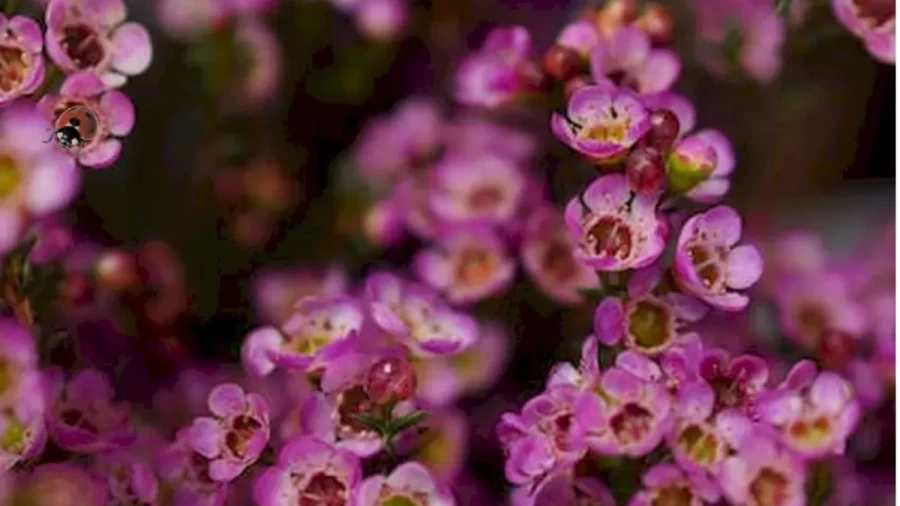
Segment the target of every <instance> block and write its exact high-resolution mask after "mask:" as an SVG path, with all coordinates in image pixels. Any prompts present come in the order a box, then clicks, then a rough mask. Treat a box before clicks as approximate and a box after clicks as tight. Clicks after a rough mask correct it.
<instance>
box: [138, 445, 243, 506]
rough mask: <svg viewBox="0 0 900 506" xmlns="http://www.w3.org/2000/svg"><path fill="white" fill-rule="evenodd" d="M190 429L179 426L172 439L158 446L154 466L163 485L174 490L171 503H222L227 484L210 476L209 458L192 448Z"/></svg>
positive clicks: (183, 505)
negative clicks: (169, 442)
mask: <svg viewBox="0 0 900 506" xmlns="http://www.w3.org/2000/svg"><path fill="white" fill-rule="evenodd" d="M190 432H192V430H191V428H190V427H183V428H181V429H179V430H178V432H177V433H176V434H175V440H174V441H173V442H172V443H171V444H169V445H168V446H166V447H164V448H162V449H160V452H159V454H158V455H157V456H156V470H157V472H158V473H159V476H160V477H161V478H163V479H164V480H165V485H164V486H165V487H171V490H173V491H174V494H173V498H172V504H173V505H177V506H222V505H223V504H224V503H225V498H226V496H227V494H228V488H227V487H228V484H227V483H224V482H221V481H216V480H213V478H212V477H210V474H209V473H210V461H209V460H208V459H207V458H205V457H204V456H202V455H200V454H199V453H196V452H195V451H194V450H193V449H192V448H191V446H192V445H191V444H190V441H191V439H192V438H191V436H190V435H189V433H190Z"/></svg>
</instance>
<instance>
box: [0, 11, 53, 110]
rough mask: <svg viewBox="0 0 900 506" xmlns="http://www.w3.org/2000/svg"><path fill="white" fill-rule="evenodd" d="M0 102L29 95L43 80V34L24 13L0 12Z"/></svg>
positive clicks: (0, 103)
mask: <svg viewBox="0 0 900 506" xmlns="http://www.w3.org/2000/svg"><path fill="white" fill-rule="evenodd" d="M0 49H2V52H0V68H3V73H2V75H0V105H4V104H7V103H9V102H11V101H13V100H15V99H17V98H19V97H21V96H23V95H30V94H31V93H33V92H34V91H35V90H37V88H38V86H40V85H41V84H42V83H43V82H44V74H45V72H46V67H45V66H44V55H43V49H44V37H43V35H42V34H41V27H40V25H38V24H37V22H35V21H34V20H33V19H31V18H27V17H25V16H13V17H12V18H7V17H6V16H4V15H3V14H0Z"/></svg>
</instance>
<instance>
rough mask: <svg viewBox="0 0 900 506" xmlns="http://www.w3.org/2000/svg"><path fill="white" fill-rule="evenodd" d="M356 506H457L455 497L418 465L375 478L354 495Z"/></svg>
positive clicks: (408, 464)
mask: <svg viewBox="0 0 900 506" xmlns="http://www.w3.org/2000/svg"><path fill="white" fill-rule="evenodd" d="M351 504H352V505H353V506H394V505H407V504H408V505H415V506H453V505H454V504H455V502H454V500H453V496H451V495H450V493H449V492H448V491H446V490H444V489H443V488H442V487H440V486H439V485H437V484H435V482H434V479H433V478H432V476H431V474H430V473H429V472H428V470H427V469H426V468H425V467H423V466H422V465H421V464H419V463H418V462H406V463H404V464H401V465H399V466H397V467H396V468H395V469H394V470H393V471H392V472H391V474H389V475H388V476H384V475H380V474H377V475H374V476H370V477H368V478H366V479H365V481H363V482H362V483H361V484H360V485H359V486H358V487H357V488H356V490H355V491H354V493H353V501H352V503H351Z"/></svg>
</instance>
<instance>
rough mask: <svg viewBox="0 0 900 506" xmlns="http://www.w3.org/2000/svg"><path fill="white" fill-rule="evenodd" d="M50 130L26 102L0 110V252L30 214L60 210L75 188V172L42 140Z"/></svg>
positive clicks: (77, 182)
mask: <svg viewBox="0 0 900 506" xmlns="http://www.w3.org/2000/svg"><path fill="white" fill-rule="evenodd" d="M50 132H51V127H50V123H49V122H48V121H47V120H46V119H45V118H43V117H42V115H41V114H40V113H39V112H38V111H37V110H35V109H34V108H32V107H31V106H28V105H25V104H23V103H19V104H14V105H12V106H11V107H8V108H6V109H5V110H3V111H2V112H0V255H3V254H4V253H6V252H8V251H10V250H11V249H13V248H14V247H15V246H16V245H17V244H18V242H19V240H20V239H21V238H22V236H23V234H24V233H25V232H26V229H27V227H28V224H29V222H30V220H32V219H34V218H41V217H44V216H48V215H50V214H52V213H54V212H56V211H59V210H61V209H62V208H63V207H65V206H66V204H68V203H69V201H71V200H72V198H73V197H75V194H76V193H77V192H78V189H79V187H80V184H81V174H80V173H79V172H78V170H76V168H75V164H74V163H72V161H71V160H70V159H69V158H68V157H67V156H65V155H64V154H63V153H60V152H57V151H56V150H55V149H54V147H53V145H52V144H49V143H45V142H44V141H45V140H46V139H47V135H48V134H49V133H50Z"/></svg>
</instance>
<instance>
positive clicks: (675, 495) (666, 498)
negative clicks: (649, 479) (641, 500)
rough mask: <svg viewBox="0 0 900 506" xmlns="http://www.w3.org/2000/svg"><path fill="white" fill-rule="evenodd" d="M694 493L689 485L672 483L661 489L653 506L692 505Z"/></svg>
mask: <svg viewBox="0 0 900 506" xmlns="http://www.w3.org/2000/svg"><path fill="white" fill-rule="evenodd" d="M693 497H694V495H693V494H691V491H690V489H688V488H687V487H679V486H677V485H672V486H668V487H664V488H661V489H659V491H658V492H657V493H656V498H655V499H653V502H652V503H650V504H651V506H691V500H692V499H693Z"/></svg>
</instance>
